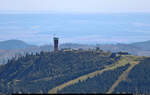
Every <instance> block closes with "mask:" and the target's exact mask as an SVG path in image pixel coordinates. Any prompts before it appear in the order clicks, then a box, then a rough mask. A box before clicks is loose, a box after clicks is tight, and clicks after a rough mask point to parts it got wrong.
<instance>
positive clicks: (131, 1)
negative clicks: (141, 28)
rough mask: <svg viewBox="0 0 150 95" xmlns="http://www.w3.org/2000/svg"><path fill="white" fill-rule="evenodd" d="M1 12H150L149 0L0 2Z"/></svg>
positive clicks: (3, 0) (29, 0)
mask: <svg viewBox="0 0 150 95" xmlns="http://www.w3.org/2000/svg"><path fill="white" fill-rule="evenodd" d="M0 11H1V12H7V11H8V12H16V11H17V12H36V11H40V12H42V11H50V12H67V13H68V12H69V13H70V12H71V13H102V12H103V13H109V12H111V13H112V12H115V13H116V12H117V13H120V12H121V13H122V12H126V13H127V12H150V0H0Z"/></svg>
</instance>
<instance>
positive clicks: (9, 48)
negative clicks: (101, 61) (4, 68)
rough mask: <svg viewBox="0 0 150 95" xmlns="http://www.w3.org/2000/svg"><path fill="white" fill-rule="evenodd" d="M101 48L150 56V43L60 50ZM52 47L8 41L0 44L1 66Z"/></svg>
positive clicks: (82, 46) (69, 46)
mask: <svg viewBox="0 0 150 95" xmlns="http://www.w3.org/2000/svg"><path fill="white" fill-rule="evenodd" d="M96 47H100V49H102V50H104V51H110V52H120V51H124V52H129V53H130V54H132V55H138V56H150V41H144V42H137V43H131V44H97V45H87V44H78V43H64V44H60V45H59V48H60V49H64V48H71V49H80V48H82V49H86V50H87V49H94V48H96ZM52 50H53V46H52V45H43V46H36V45H29V44H27V43H25V42H23V41H20V40H8V41H1V42H0V64H2V63H7V60H8V59H11V58H12V57H14V56H20V55H25V54H26V53H39V52H41V51H52Z"/></svg>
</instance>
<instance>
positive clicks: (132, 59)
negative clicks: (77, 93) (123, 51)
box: [49, 55, 142, 93]
mask: <svg viewBox="0 0 150 95" xmlns="http://www.w3.org/2000/svg"><path fill="white" fill-rule="evenodd" d="M140 59H142V57H139V56H131V55H128V56H122V57H121V59H120V60H119V61H118V62H117V63H116V64H114V65H110V66H105V68H104V69H103V70H98V71H95V72H92V73H89V74H87V75H83V76H80V77H78V78H76V79H74V80H71V81H68V82H66V83H64V84H61V85H59V86H56V87H55V88H53V89H51V90H49V93H57V91H59V90H62V89H63V88H64V87H66V86H70V85H73V84H75V83H78V82H79V81H80V82H82V81H84V80H87V79H88V78H93V77H94V76H96V75H98V74H102V73H103V72H106V71H109V70H114V69H116V68H118V67H122V66H125V65H126V64H135V62H138V61H139V60H140ZM131 66H132V65H131Z"/></svg>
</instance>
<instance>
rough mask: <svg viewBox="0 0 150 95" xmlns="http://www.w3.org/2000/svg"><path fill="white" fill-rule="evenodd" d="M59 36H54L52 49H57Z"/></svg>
mask: <svg viewBox="0 0 150 95" xmlns="http://www.w3.org/2000/svg"><path fill="white" fill-rule="evenodd" d="M58 43H59V38H57V37H54V51H55V52H56V51H58Z"/></svg>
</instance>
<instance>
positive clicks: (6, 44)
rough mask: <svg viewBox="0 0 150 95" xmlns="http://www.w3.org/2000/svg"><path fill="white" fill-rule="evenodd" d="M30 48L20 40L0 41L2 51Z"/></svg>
mask: <svg viewBox="0 0 150 95" xmlns="http://www.w3.org/2000/svg"><path fill="white" fill-rule="evenodd" d="M32 46H33V45H29V44H27V43H25V42H24V41H21V40H7V41H0V49H2V50H14V49H24V48H28V47H32Z"/></svg>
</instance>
